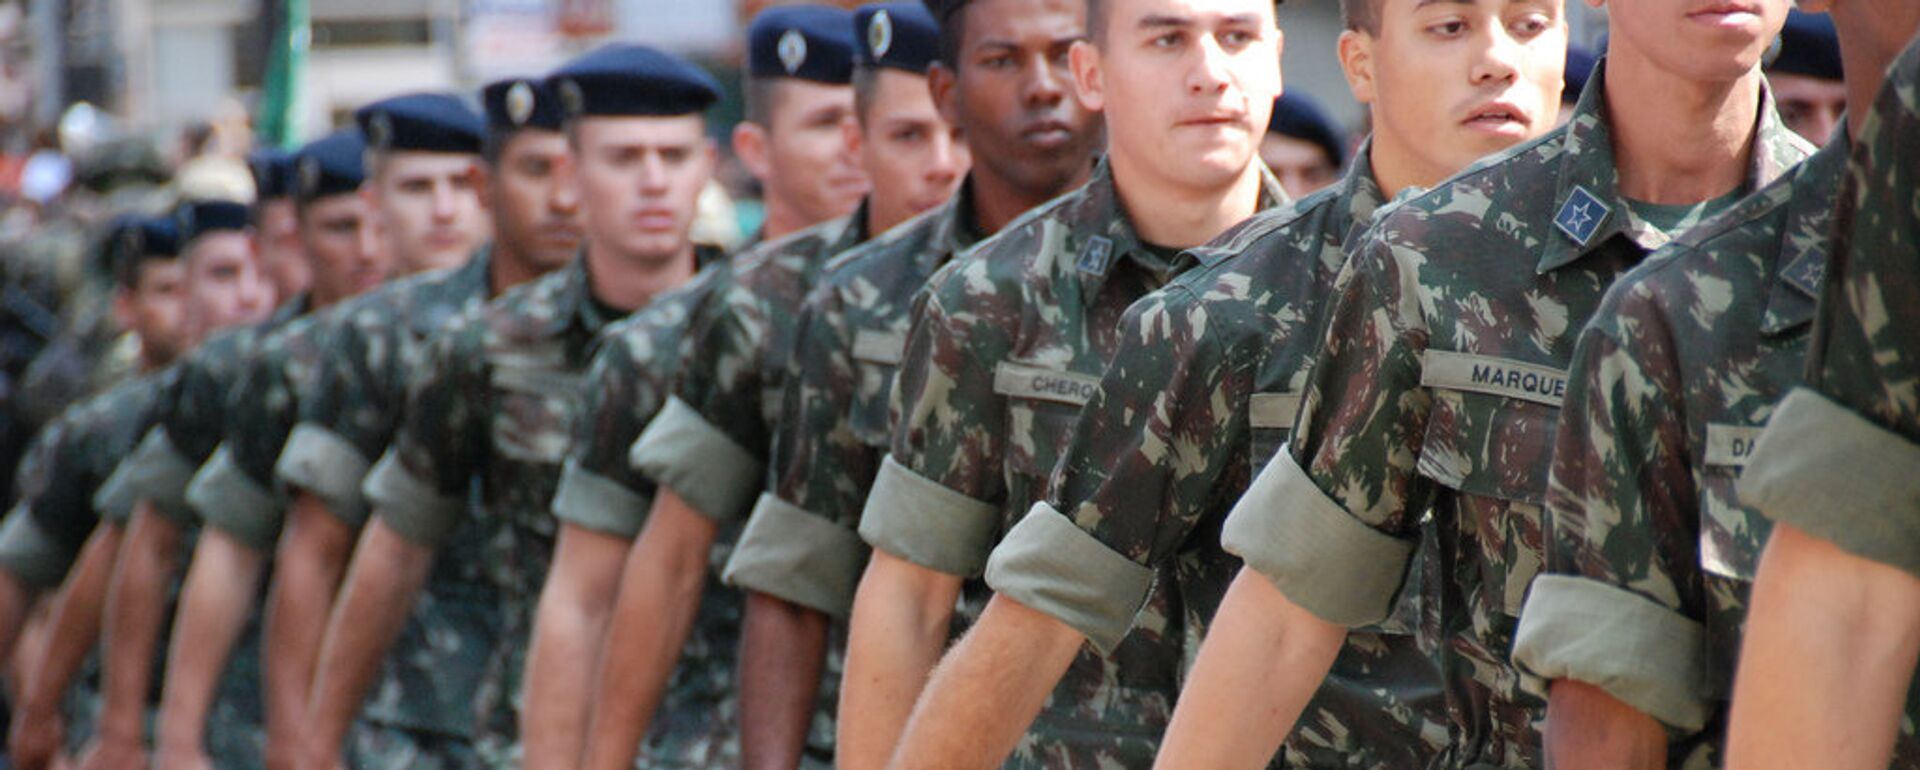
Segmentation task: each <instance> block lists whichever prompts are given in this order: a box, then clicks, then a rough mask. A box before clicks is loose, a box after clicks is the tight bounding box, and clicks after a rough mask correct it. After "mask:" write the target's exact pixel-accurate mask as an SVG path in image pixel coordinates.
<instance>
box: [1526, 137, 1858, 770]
mask: <svg viewBox="0 0 1920 770" xmlns="http://www.w3.org/2000/svg"><path fill="white" fill-rule="evenodd" d="M1837 136H1838V138H1837V139H1836V140H1835V143H1834V144H1832V145H1829V146H1828V147H1826V148H1825V149H1823V150H1821V151H1820V152H1819V153H1818V154H1816V155H1814V157H1813V158H1811V159H1809V160H1808V161H1807V162H1805V163H1803V164H1801V165H1799V166H1797V167H1795V168H1794V169H1793V170H1792V171H1791V172H1789V173H1788V174H1787V175H1785V176H1783V177H1781V178H1780V179H1778V180H1775V182H1774V183H1773V184H1771V185H1769V186H1767V187H1766V188H1765V189H1763V190H1761V191H1760V192H1759V193H1758V194H1756V195H1754V196H1753V197H1751V198H1748V199H1747V200H1746V201H1743V202H1742V203H1740V204H1739V205H1738V206H1736V207H1735V208H1733V209H1732V210H1730V211H1728V212H1727V213H1726V214H1724V215H1722V216H1719V217H1716V218H1715V219H1714V220H1712V221H1711V222H1709V223H1707V224H1705V225H1702V226H1700V227H1698V228H1695V229H1693V230H1692V231H1689V232H1688V233H1686V234H1685V235H1683V236H1682V237H1680V238H1679V239H1678V240H1677V241H1675V242H1674V243H1673V244H1671V245H1669V246H1668V247H1667V248H1665V249H1662V250H1661V251H1659V252H1657V253H1655V254H1654V255H1653V256H1652V257H1649V258H1648V261H1647V263H1646V264H1644V265H1642V266H1641V267H1639V268H1636V269H1635V270H1633V271H1632V272H1630V273H1628V274H1627V275H1625V276H1624V277H1622V278H1621V279H1620V281H1619V282H1618V283H1616V284H1614V286H1613V288H1612V289H1611V290H1609V292H1608V294H1607V298H1606V299H1605V300H1604V301H1602V303H1601V305H1600V309H1599V311H1598V312H1597V313H1596V315H1595V316H1594V319H1593V321H1592V322H1590V323H1589V324H1588V325H1587V328H1586V330H1585V331H1584V332H1582V333H1581V337H1580V341H1579V344H1578V345H1576V346H1575V348H1574V358H1573V367H1572V371H1571V380H1570V382H1569V383H1568V387H1567V398H1566V404H1565V409H1564V410H1563V411H1562V414H1561V419H1560V427H1559V432H1558V434H1557V438H1556V441H1555V445H1554V457H1553V466H1552V468H1553V470H1552V473H1551V474H1550V476H1549V478H1550V481H1549V486H1548V489H1547V507H1546V515H1545V516H1544V518H1543V520H1542V526H1543V529H1544V534H1545V539H1546V545H1547V552H1546V570H1545V574H1543V575H1542V577H1541V578H1540V579H1538V580H1537V581H1536V582H1535V583H1534V586H1533V591H1532V594H1531V595H1530V596H1529V598H1528V602H1527V605H1526V608H1525V611H1524V612H1523V613H1522V614H1521V616H1520V628H1519V632H1518V636H1517V638H1516V641H1515V644H1514V659H1515V662H1516V663H1518V664H1519V665H1520V666H1522V667H1523V668H1525V669H1527V670H1529V671H1532V672H1536V673H1538V674H1540V675H1541V676H1542V677H1545V678H1550V679H1553V678H1571V679H1579V680H1581V681H1586V682H1596V683H1599V684H1600V686H1602V687H1604V688H1606V689H1607V690H1608V692H1610V693H1612V694H1614V695H1615V697H1618V698H1620V699H1621V700H1622V701H1624V702H1626V703H1628V704H1630V705H1633V706H1635V707H1636V708H1639V709H1640V710H1641V711H1643V712H1645V713H1647V714H1648V715H1650V716H1653V717H1655V718H1656V719H1659V720H1660V721H1661V722H1662V723H1664V724H1666V725H1667V726H1668V727H1669V728H1670V729H1672V730H1674V731H1675V732H1676V734H1680V735H1685V736H1687V737H1688V739H1687V740H1685V741H1683V742H1680V743H1676V744H1674V745H1673V747H1672V750H1671V755H1672V760H1673V762H1672V764H1673V765H1674V766H1675V767H1717V766H1719V765H1720V760H1719V757H1718V756H1717V755H1718V744H1719V743H1720V741H1721V739H1722V737H1723V735H1724V731H1725V724H1726V723H1725V717H1726V706H1727V702H1728V700H1729V699H1730V698H1731V697H1732V695H1733V672H1734V660H1735V657H1736V655H1737V654H1738V653H1739V651H1740V635H1741V630H1742V628H1743V627H1744V625H1745V618H1746V606H1747V604H1746V602H1747V591H1748V589H1749V588H1750V587H1751V581H1752V580H1753V575H1754V570H1755V568H1756V567H1757V566H1758V561H1759V558H1760V550H1761V547H1762V546H1763V545H1765V543H1766V537H1767V533H1768V531H1769V530H1770V529H1771V526H1770V525H1768V524H1767V522H1766V520H1765V519H1762V518H1760V517H1759V516H1757V515H1755V514H1754V512H1753V511H1752V510H1750V509H1747V508H1744V507H1742V506H1741V505H1740V503H1739V500H1738V499H1737V498H1736V497H1735V495H1734V482H1735V480H1736V479H1738V478H1739V475H1740V469H1741V467H1742V466H1743V465H1745V463H1746V461H1747V458H1748V456H1749V455H1750V454H1751V453H1752V450H1753V445H1754V442H1755V440H1756V439H1757V438H1758V437H1759V434H1760V430H1761V428H1762V427H1764V426H1765V425H1766V423H1767V418H1768V417H1769V416H1770V415H1771V413H1772V412H1773V408H1774V406H1775V404H1777V403H1779V400H1780V399H1781V397H1783V396H1785V395H1786V393H1787V391H1788V389H1789V388H1791V387H1793V385H1795V384H1796V383H1798V382H1799V381H1800V376H1801V370H1802V367H1803V364H1804V361H1805V356H1806V347H1807V338H1808V334H1807V332H1808V329H1809V326H1810V322H1811V320H1812V318H1813V309H1814V301H1815V298H1816V297H1817V296H1818V295H1819V284H1820V277H1821V274H1822V273H1823V272H1824V271H1825V269H1826V262H1827V251H1828V232H1829V228H1830V226H1831V218H1832V212H1833V205H1834V203H1835V201H1836V199H1837V197H1838V195H1839V188H1840V180H1841V176H1842V171H1843V169H1844V167H1845V162H1846V152H1847V148H1846V141H1845V133H1844V132H1842V133H1840V134H1838V135H1837ZM1603 618H1604V619H1607V621H1608V622H1599V621H1600V619H1603ZM1700 683H1704V684H1705V687H1704V688H1702V687H1700V686H1699V684H1700Z"/></svg>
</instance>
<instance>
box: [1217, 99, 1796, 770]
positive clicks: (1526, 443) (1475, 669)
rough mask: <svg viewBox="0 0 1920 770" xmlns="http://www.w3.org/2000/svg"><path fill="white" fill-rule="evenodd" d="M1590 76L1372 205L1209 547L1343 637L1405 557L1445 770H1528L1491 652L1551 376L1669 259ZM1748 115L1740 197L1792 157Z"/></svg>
mask: <svg viewBox="0 0 1920 770" xmlns="http://www.w3.org/2000/svg"><path fill="white" fill-rule="evenodd" d="M1602 69H1604V67H1603V68H1602ZM1594 77H1595V80H1594V84H1593V85H1590V86H1589V87H1588V88H1587V89H1586V90H1585V91H1584V92H1583V93H1582V95H1581V99H1580V102H1579V103H1578V104H1577V105H1576V106H1575V107H1574V110H1573V116H1572V120H1571V122H1570V123H1568V125H1566V126H1564V127H1562V128H1561V129H1559V130H1557V131H1554V132H1553V133H1550V134H1548V135H1547V136H1545V137H1542V138H1540V139H1537V140H1535V141H1532V142H1528V143H1526V144H1523V145H1520V146H1519V147H1516V148H1514V149H1512V150H1509V151H1508V152H1506V153H1504V154H1503V155H1501V156H1498V157H1497V158H1496V159H1495V160H1493V161H1490V162H1488V163H1485V164H1483V165H1480V166H1477V167H1476V168H1474V169H1472V170H1469V171H1467V172H1465V173H1463V174H1461V175H1459V176H1456V177H1454V178H1453V179H1452V180H1449V181H1448V182H1447V183H1445V184H1443V185H1441V186H1440V187H1438V188H1436V189H1434V190H1433V191H1431V192H1428V193H1426V194H1424V195H1421V196H1418V197H1415V198H1413V199H1411V200H1409V201H1407V202H1405V203H1404V204H1401V205H1398V206H1395V207H1393V208H1392V209H1391V210H1389V211H1387V212H1385V213H1383V214H1382V215H1381V216H1380V218H1379V220H1378V221H1377V222H1376V223H1375V224H1374V226H1373V227H1372V229H1371V230H1369V231H1368V233H1367V234H1366V235H1365V236H1363V237H1362V238H1361V239H1360V240H1359V241H1358V242H1357V243H1355V244H1354V246H1353V250H1352V256H1351V259H1350V261H1349V263H1348V264H1347V266H1346V267H1345V268H1344V269H1343V270H1342V271H1341V274H1340V277H1339V278H1338V279H1337V280H1336V282H1335V285H1334V296H1333V299H1332V301H1331V305H1330V306H1329V307H1330V310H1329V316H1328V319H1329V320H1328V330H1327V334H1326V338H1325V341H1324V343H1323V346H1322V348H1321V352H1320V354H1319V360H1318V361H1317V362H1316V363H1315V364H1314V369H1313V374H1312V375H1311V376H1310V377H1309V379H1308V388H1307V392H1306V396H1305V401H1304V403H1303V405H1302V408H1301V412H1300V415H1299V417H1298V419H1297V421H1296V423H1295V426H1294V434H1293V437H1292V440H1291V443H1290V446H1291V448H1292V449H1291V452H1283V453H1280V454H1279V455H1278V456H1276V457H1275V459H1274V460H1273V461H1272V462H1271V463H1269V464H1268V465H1267V467H1266V468H1265V469H1264V470H1262V471H1261V473H1260V474H1259V476H1258V477H1257V478H1256V479H1255V480H1254V483H1253V485H1252V486H1251V487H1250V488H1249V489H1248V491H1247V494H1246V496H1245V497H1243V498H1242V500H1241V502H1240V503H1239V504H1238V505H1237V506H1236V507H1235V509H1234V512H1233V513H1232V514H1231V515H1230V516H1229V517H1228V520H1227V524H1226V526H1225V527H1224V528H1223V532H1222V540H1223V544H1224V545H1225V546H1226V548H1227V550H1228V551H1229V552H1231V553H1235V554H1237V555H1239V556H1240V557H1242V558H1244V559H1246V562H1247V564H1248V566H1250V567H1252V568H1253V569H1255V570H1257V571H1258V572H1260V573H1261V574H1262V575H1265V576H1266V577H1268V578H1269V579H1271V580H1272V581H1273V582H1274V583H1275V584H1276V585H1277V586H1278V587H1279V588H1280V589H1281V590H1282V591H1284V592H1285V593H1286V595H1287V597H1288V598H1289V599H1291V600H1292V601H1293V602H1294V603H1296V604H1298V605H1300V606H1301V607H1303V608H1305V609H1307V610H1308V611H1311V612H1313V613H1314V614H1315V615H1318V616H1319V617H1321V618H1324V619H1326V620H1328V621H1330V622H1334V623H1341V624H1345V625H1350V626H1358V625H1364V624H1367V623H1374V622H1378V621H1379V620H1380V619H1382V618H1384V617H1386V616H1387V614H1388V612H1389V609H1390V607H1391V606H1392V603H1393V601H1394V598H1395V595H1396V594H1397V593H1400V592H1401V590H1400V589H1401V585H1402V582H1403V580H1404V578H1405V577H1406V574H1407V571H1408V565H1409V562H1410V560H1411V558H1412V555H1413V552H1414V551H1415V548H1416V543H1417V541H1418V540H1419V539H1420V538H1422V537H1423V536H1424V537H1425V538H1426V543H1424V544H1420V545H1419V547H1420V548H1421V549H1422V550H1425V551H1427V553H1425V554H1424V555H1425V557H1426V558H1425V561H1424V562H1423V564H1424V568H1423V573H1424V574H1421V575H1419V576H1418V581H1417V583H1418V584H1419V585H1420V586H1421V588H1420V589H1419V595H1418V596H1417V597H1416V598H1417V600H1418V601H1419V602H1420V604H1421V610H1420V619H1419V626H1418V628H1417V630H1416V636H1417V637H1418V638H1419V641H1420V643H1421V646H1422V648H1423V649H1426V650H1427V651H1428V653H1429V654H1430V655H1433V656H1434V657H1435V665H1437V666H1439V667H1440V670H1441V671H1442V672H1443V674H1442V675H1443V677H1444V687H1445V688H1446V698H1447V708H1448V712H1449V714H1450V716H1451V719H1450V721H1451V723H1452V724H1451V731H1450V732H1451V735H1450V736H1449V739H1450V740H1449V746H1448V750H1447V751H1445V752H1443V753H1442V755H1441V757H1440V758H1439V762H1438V764H1440V765H1442V766H1446V767H1538V766H1540V764H1541V762H1542V759H1541V756H1540V734H1539V731H1538V728H1539V724H1538V723H1539V720H1540V718H1541V717H1542V715H1543V712H1544V706H1545V704H1544V700H1543V696H1544V694H1545V691H1544V689H1543V683H1542V682H1540V681H1538V680H1537V679H1533V678H1531V677H1525V676H1522V675H1521V674H1520V672H1518V671H1516V670H1515V669H1514V668H1513V667H1512V665H1511V664H1510V663H1509V661H1508V655H1509V652H1510V650H1511V647H1512V640H1513V632H1514V627H1515V625H1516V618H1517V617H1518V616H1519V614H1520V605H1521V600H1522V598H1523V597H1524V596H1525V593H1526V589H1527V586H1528V584H1529V583H1530V582H1532V579H1533V576H1534V574H1535V573H1536V572H1538V571H1539V569H1540V564H1541V560H1542V549H1543V545H1544V543H1543V541H1542V538H1541V532H1540V514H1541V505H1542V504H1543V503H1544V502H1545V498H1546V486H1547V471H1548V467H1547V463H1548V460H1549V457H1550V450H1551V448H1552V445H1551V442H1552V439H1553V432H1554V427H1555V425H1556V423H1557V422H1558V421H1559V407H1560V402H1561V400H1562V398H1563V397H1564V395H1565V388H1566V374H1565V368H1566V366H1567V364H1568V363H1569V362H1570V360H1571V358H1572V354H1573V344H1574V341H1575V336H1576V335H1577V333H1578V332H1579V330H1580V328H1581V326H1582V325H1583V324H1585V323H1586V320H1587V319H1588V318H1589V317H1591V316H1592V315H1593V313H1594V311H1595V309H1596V308H1597V306H1598V305H1599V303H1600V299H1601V295H1602V294H1603V293H1604V292H1605V291H1606V289H1607V287H1608V286H1609V285H1611V284H1612V283H1613V281H1614V280H1615V278H1617V277H1618V276H1619V275H1620V274H1621V273H1622V272H1625V271H1626V270H1627V269H1629V268H1631V267H1633V266H1634V265H1636V264H1638V263H1639V262H1640V261H1641V259H1642V258H1644V257H1645V256H1646V254H1647V253H1648V252H1650V251H1652V250H1653V249H1656V248H1658V247H1660V246H1662V245H1665V243H1666V242H1667V241H1668V240H1669V236H1668V234H1667V233H1666V232H1662V231H1661V230H1660V229H1659V228H1656V227H1654V226H1652V225H1651V224H1649V223H1647V222H1646V221H1645V220H1644V219H1643V218H1642V216H1641V215H1640V214H1638V213H1636V212H1635V211H1634V209H1633V208H1632V207H1631V206H1630V204H1629V203H1628V202H1627V201H1626V200H1625V199H1624V198H1622V197H1621V196H1620V194H1619V193H1618V191H1617V188H1616V183H1617V178H1616V176H1615V170H1614V159H1613V144H1612V138H1611V136H1610V132H1609V129H1608V120H1607V109H1606V105H1605V104H1604V99H1605V97H1604V94H1605V93H1606V88H1605V87H1604V85H1605V84H1604V83H1602V82H1601V80H1602V79H1603V78H1604V73H1603V72H1596V74H1595V76H1594ZM1760 108H1761V112H1760V115H1761V118H1760V124H1759V125H1758V132H1759V133H1758V136H1757V138H1756V141H1755V142H1754V144H1753V147H1754V151H1753V157H1752V158H1751V163H1750V167H1749V169H1748V177H1747V181H1746V186H1745V187H1744V188H1743V189H1755V188H1757V187H1758V186H1760V185H1763V184H1766V183H1767V182H1769V181H1771V180H1772V179H1773V178H1774V177H1776V176H1779V175H1780V173H1781V172H1782V171H1783V170H1784V169H1785V168H1786V167H1788V166H1790V165H1792V164H1793V163H1795V162H1798V161H1799V160H1800V159H1802V158H1803V157H1805V155H1806V151H1805V147H1804V145H1803V143H1801V142H1800V141H1799V140H1798V139H1797V138H1795V137H1793V136H1792V134H1791V133H1790V132H1788V131H1787V129H1786V128H1785V127H1784V126H1782V125H1781V124H1780V121H1779V117H1778V115H1776V114H1775V111H1774V107H1773V102H1772V97H1771V95H1770V94H1768V95H1765V96H1763V99H1762V103H1761V105H1760ZM1709 208H1711V206H1710V205H1709V204H1702V205H1701V206H1700V207H1698V210H1696V211H1695V212H1693V214H1692V216H1691V217H1688V218H1695V217H1698V216H1700V215H1702V214H1704V213H1705V211H1706V210H1707V209H1709ZM1683 226H1684V225H1683ZM1429 511H1430V512H1431V513H1430V517H1429Z"/></svg>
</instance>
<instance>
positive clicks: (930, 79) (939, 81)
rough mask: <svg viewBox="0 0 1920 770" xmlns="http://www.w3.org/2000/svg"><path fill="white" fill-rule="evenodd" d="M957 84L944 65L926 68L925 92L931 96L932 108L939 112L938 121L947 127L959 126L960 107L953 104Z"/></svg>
mask: <svg viewBox="0 0 1920 770" xmlns="http://www.w3.org/2000/svg"><path fill="white" fill-rule="evenodd" d="M958 84H959V80H958V79H957V78H955V77H954V73H953V70H951V69H948V68H947V65H946V64H944V63H942V62H934V63H933V66H930V67H928V68H927V92H928V93H930V94H932V95H933V106H934V108H935V109H937V110H939V111H940V119H941V120H944V121H946V122H947V125H949V126H958V125H960V107H959V105H958V104H956V103H955V102H956V99H957V98H958V97H957V96H956V94H955V91H957V90H958V89H956V88H955V86H956V85H958Z"/></svg>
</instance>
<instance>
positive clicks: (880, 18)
mask: <svg viewBox="0 0 1920 770" xmlns="http://www.w3.org/2000/svg"><path fill="white" fill-rule="evenodd" d="M853 32H854V35H855V40H856V42H857V43H858V45H857V46H856V47H855V48H854V51H855V54H854V61H855V63H857V64H859V65H860V66H863V67H892V68H894V69H898V70H906V71H908V72H913V73H916V74H925V73H926V71H927V66H928V65H931V64H933V62H934V60H935V59H937V58H939V56H940V23H939V22H937V21H934V20H933V14H931V13H928V12H927V9H926V7H925V6H922V5H921V4H919V3H913V2H894V3H873V4H871V5H863V6H860V8H859V10H856V11H854V12H853Z"/></svg>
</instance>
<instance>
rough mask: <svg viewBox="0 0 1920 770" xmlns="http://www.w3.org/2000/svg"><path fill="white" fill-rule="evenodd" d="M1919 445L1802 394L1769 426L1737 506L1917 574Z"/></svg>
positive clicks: (1779, 411) (1743, 482)
mask: <svg viewBox="0 0 1920 770" xmlns="http://www.w3.org/2000/svg"><path fill="white" fill-rule="evenodd" d="M1917 468H1920V444H1915V443H1913V442H1911V441H1908V440H1907V439H1906V438H1905V437H1903V436H1900V435H1899V434H1896V433H1893V432H1891V431H1888V430H1886V429H1884V428H1881V427H1880V426H1878V425H1875V424H1874V423H1872V422H1870V421H1868V420H1867V419H1866V418H1863V417H1861V416H1860V415H1858V414H1855V413H1854V412H1853V411H1852V410H1850V409H1847V408H1845V407H1842V406H1840V405H1839V404H1836V403H1834V402H1832V401H1829V400H1828V399H1827V398H1826V397H1824V396H1822V395H1820V394H1819V393H1816V392H1814V391H1812V390H1808V389H1806V388H1796V389H1794V391H1793V393H1791V394H1789V395H1788V396H1787V398H1786V400H1785V401H1783V402H1781V404H1780V408H1779V409H1777V410H1775V411H1774V413H1773V419H1771V420H1768V421H1767V431H1766V433H1764V434H1761V436H1760V445H1759V446H1758V447H1757V448H1755V449H1754V453H1753V459H1752V461H1750V462H1749V463H1748V465H1747V469H1746V471H1745V472H1744V473H1742V474H1741V476H1740V486H1739V490H1740V498H1741V501H1742V502H1745V503H1746V504H1747V505H1751V506H1753V507H1754V508H1757V509H1759V510H1760V512H1761V513H1762V514H1764V515H1765V516H1766V517H1767V518H1770V519H1774V520H1776V521H1783V522H1786V523H1788V524H1792V525H1793V526H1794V527H1796V528H1798V529H1801V530H1803V531H1805V532H1807V533H1808V534H1811V535H1814V536H1816V537H1820V538H1822V539H1825V540H1829V541H1832V542H1833V544H1835V545H1838V546H1840V547H1841V548H1843V549H1845V550H1846V551H1848V552H1849V553H1853V554H1857V555H1859V556H1862V557H1864V558H1868V559H1872V560H1874V561H1877V562H1880V563H1882V564H1888V565H1892V566H1894V567H1898V568H1900V569H1903V570H1906V571H1907V572H1908V573H1910V574H1913V575H1915V576H1920V472H1916V471H1915V469H1917Z"/></svg>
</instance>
